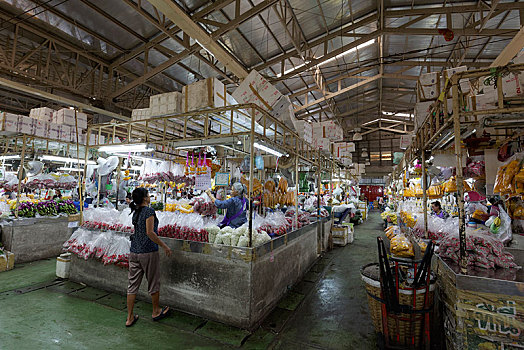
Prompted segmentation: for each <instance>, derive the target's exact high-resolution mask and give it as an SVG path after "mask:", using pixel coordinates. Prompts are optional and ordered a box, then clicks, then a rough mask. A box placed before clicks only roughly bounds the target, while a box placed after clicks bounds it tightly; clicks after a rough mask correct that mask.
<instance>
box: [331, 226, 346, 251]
mask: <svg viewBox="0 0 524 350" xmlns="http://www.w3.org/2000/svg"><path fill="white" fill-rule="evenodd" d="M331 236H332V237H333V244H335V245H338V246H345V245H346V244H348V237H349V227H347V226H338V225H333V226H332V227H331Z"/></svg>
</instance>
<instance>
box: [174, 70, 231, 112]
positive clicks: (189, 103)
mask: <svg viewBox="0 0 524 350" xmlns="http://www.w3.org/2000/svg"><path fill="white" fill-rule="evenodd" d="M182 91H183V94H184V99H183V102H182V107H183V108H182V110H183V112H191V111H197V110H200V109H206V108H217V107H224V106H227V98H226V96H227V90H226V86H225V85H224V84H222V82H221V81H220V80H218V79H217V78H207V79H204V80H199V81H197V82H194V83H193V84H189V85H186V86H184V87H183V88H182Z"/></svg>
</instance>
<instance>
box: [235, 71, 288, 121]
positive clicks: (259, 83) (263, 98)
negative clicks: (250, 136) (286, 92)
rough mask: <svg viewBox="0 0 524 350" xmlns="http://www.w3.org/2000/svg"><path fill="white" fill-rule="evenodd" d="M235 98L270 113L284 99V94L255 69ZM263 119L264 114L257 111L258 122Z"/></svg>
mask: <svg viewBox="0 0 524 350" xmlns="http://www.w3.org/2000/svg"><path fill="white" fill-rule="evenodd" d="M233 97H234V98H235V100H236V101H237V102H238V103H240V104H244V103H254V104H256V105H257V106H259V107H261V108H262V109H264V110H266V111H268V112H269V111H271V110H272V108H273V106H274V105H275V103H276V102H277V101H278V100H279V99H280V98H281V97H282V94H281V93H280V92H279V91H278V90H277V89H276V88H275V87H274V86H273V85H272V84H271V83H270V82H268V81H267V80H266V79H265V78H264V77H263V76H262V75H260V73H258V72H257V71H256V70H255V69H253V70H252V71H251V72H250V73H249V75H248V76H247V77H246V79H244V80H243V81H242V83H240V85H239V86H238V88H236V90H235V91H234V92H233ZM261 117H262V114H261V113H260V112H259V111H256V112H255V119H256V121H259V120H260V118H261Z"/></svg>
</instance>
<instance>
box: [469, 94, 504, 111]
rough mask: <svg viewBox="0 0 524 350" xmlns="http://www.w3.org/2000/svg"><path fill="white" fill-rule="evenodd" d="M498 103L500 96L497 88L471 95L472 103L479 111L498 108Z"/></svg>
mask: <svg viewBox="0 0 524 350" xmlns="http://www.w3.org/2000/svg"><path fill="white" fill-rule="evenodd" d="M497 103H498V96H497V94H496V91H495V90H490V91H489V92H488V93H484V94H480V95H475V96H471V104H472V106H473V108H474V109H475V110H477V111H485V110H489V109H496V108H497Z"/></svg>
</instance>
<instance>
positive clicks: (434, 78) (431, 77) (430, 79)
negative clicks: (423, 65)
mask: <svg viewBox="0 0 524 350" xmlns="http://www.w3.org/2000/svg"><path fill="white" fill-rule="evenodd" d="M418 82H419V83H420V85H425V86H430V85H437V84H438V83H439V75H438V73H437V72H433V73H426V74H421V75H420V78H419V79H418Z"/></svg>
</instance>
